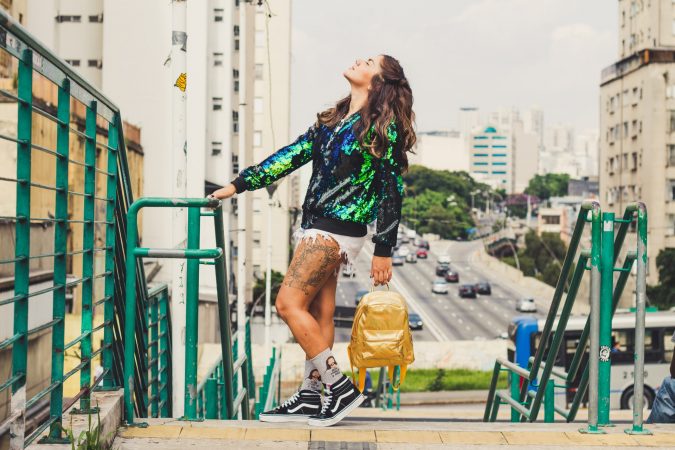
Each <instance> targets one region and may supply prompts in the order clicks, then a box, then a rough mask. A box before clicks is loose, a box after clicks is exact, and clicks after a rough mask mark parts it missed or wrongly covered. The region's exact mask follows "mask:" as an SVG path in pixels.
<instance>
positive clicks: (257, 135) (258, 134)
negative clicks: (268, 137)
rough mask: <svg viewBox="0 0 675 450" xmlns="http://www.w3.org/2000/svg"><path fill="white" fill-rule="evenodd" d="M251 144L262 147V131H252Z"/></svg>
mask: <svg viewBox="0 0 675 450" xmlns="http://www.w3.org/2000/svg"><path fill="white" fill-rule="evenodd" d="M253 146H254V147H262V131H254V132H253Z"/></svg>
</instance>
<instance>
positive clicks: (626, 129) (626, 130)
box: [621, 122, 628, 139]
mask: <svg viewBox="0 0 675 450" xmlns="http://www.w3.org/2000/svg"><path fill="white" fill-rule="evenodd" d="M621 137H622V138H624V139H626V138H627V137H628V122H624V123H623V135H622V136H621Z"/></svg>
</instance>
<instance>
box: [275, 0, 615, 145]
mask: <svg viewBox="0 0 675 450" xmlns="http://www.w3.org/2000/svg"><path fill="white" fill-rule="evenodd" d="M617 10H618V5H617V0H594V1H592V2H589V1H583V0H564V1H563V0H450V1H448V0H445V1H442V0H424V1H419V2H410V1H401V0H368V1H367V2H363V1H356V0H342V1H340V2H339V3H338V2H333V1H331V2H329V1H326V0H293V13H292V14H293V25H292V26H293V34H292V55H291V116H292V117H291V136H292V137H295V136H297V135H298V134H299V133H301V132H302V131H304V130H305V129H306V128H307V126H309V124H310V123H311V122H312V121H313V120H314V118H315V114H316V112H318V111H320V110H322V109H324V108H326V107H328V106H330V105H331V104H332V103H334V102H335V100H337V99H339V98H341V97H343V96H344V95H346V94H347V93H348V92H349V84H348V83H347V80H345V79H344V78H343V76H342V72H343V71H344V70H345V68H347V67H349V66H350V65H351V64H352V63H353V62H354V60H355V59H356V58H367V57H368V56H371V55H375V54H378V53H387V54H390V55H392V56H394V57H396V58H397V59H399V61H400V62H401V64H402V65H403V68H404V70H405V71H406V75H407V77H408V79H409V80H410V83H411V86H412V88H413V94H414V96H415V105H414V110H415V112H416V114H417V129H418V131H430V130H444V129H453V128H456V127H457V125H458V123H457V116H458V112H459V108H460V107H462V106H473V107H477V108H479V110H480V111H481V112H482V113H483V114H485V113H487V112H489V111H492V110H496V109H498V108H500V107H504V108H512V107H515V108H518V109H521V110H522V109H526V108H529V107H531V106H535V105H536V106H537V107H539V108H540V109H541V110H543V111H544V120H545V123H544V124H545V126H548V125H551V124H554V123H562V124H569V125H572V126H574V127H575V129H576V131H577V132H583V131H585V130H587V129H597V127H598V117H599V111H598V103H599V81H600V71H601V70H602V68H604V67H606V66H608V65H610V64H612V63H613V62H615V61H616V60H617V59H618V48H617V47H618V44H617V40H618V37H617V36H618V29H617V27H618V19H617ZM272 20H273V19H272ZM272 70H274V68H272Z"/></svg>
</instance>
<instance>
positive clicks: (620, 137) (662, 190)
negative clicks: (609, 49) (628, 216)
mask: <svg viewBox="0 0 675 450" xmlns="http://www.w3.org/2000/svg"><path fill="white" fill-rule="evenodd" d="M618 6H619V51H618V54H619V58H620V59H619V61H617V62H616V63H614V64H612V65H611V66H609V67H607V68H605V69H604V70H603V71H602V75H601V82H600V163H599V166H600V167H599V169H600V170H599V172H600V199H601V202H602V204H603V207H604V208H605V209H608V210H613V211H615V212H617V213H621V212H622V211H623V210H624V208H625V207H626V205H627V204H628V203H630V202H632V201H635V200H642V201H644V202H645V203H646V204H647V207H648V209H649V228H648V237H649V239H648V248H647V251H648V256H649V267H648V282H650V283H655V282H656V281H657V278H658V273H657V272H656V266H655V260H656V256H657V255H658V253H659V251H660V250H661V249H663V248H665V247H675V3H673V2H672V0H651V1H635V0H633V1H628V0H622V1H619V5H618Z"/></svg>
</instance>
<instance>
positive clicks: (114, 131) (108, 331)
mask: <svg viewBox="0 0 675 450" xmlns="http://www.w3.org/2000/svg"><path fill="white" fill-rule="evenodd" d="M119 120H120V117H119V114H116V115H115V120H113V121H112V122H110V124H109V125H108V174H109V175H108V179H107V185H106V198H107V199H108V201H107V203H106V208H105V220H106V226H105V230H106V231H105V246H106V250H105V271H106V274H107V275H106V277H105V304H104V307H103V320H104V321H105V322H106V323H107V324H108V325H106V327H105V328H104V329H103V345H104V346H105V348H104V349H103V354H102V363H103V370H105V371H106V372H105V375H104V376H103V385H102V388H103V389H109V390H112V389H117V386H115V379H114V377H113V322H114V320H115V304H114V302H113V297H114V295H115V274H114V272H115V206H116V204H117V153H118V151H119V131H118V123H117V122H118V121H119ZM113 149H114V150H113Z"/></svg>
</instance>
